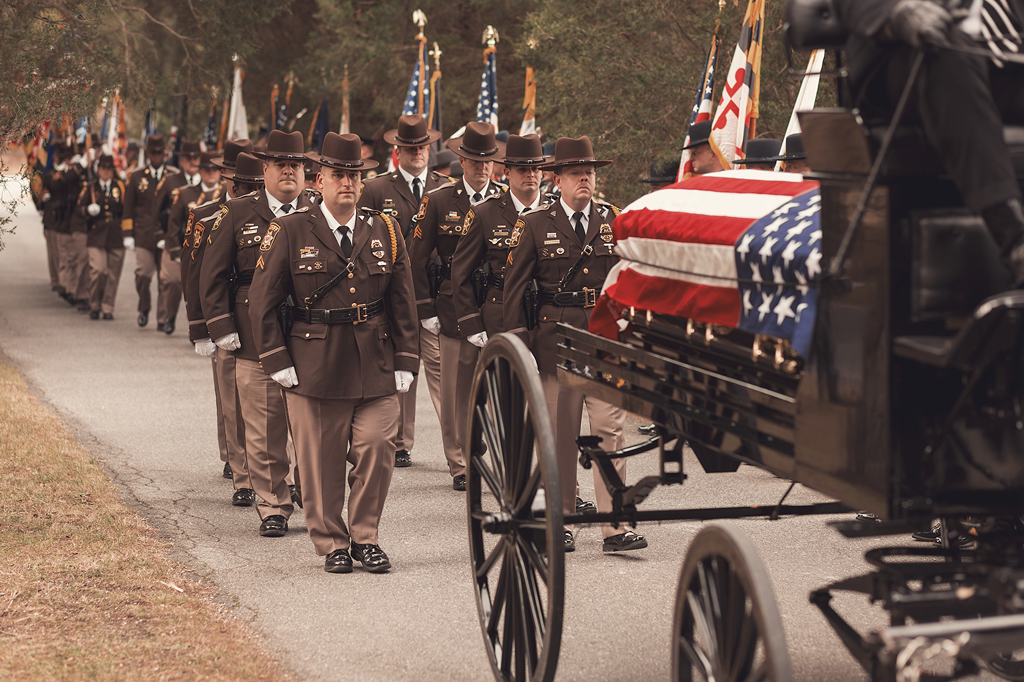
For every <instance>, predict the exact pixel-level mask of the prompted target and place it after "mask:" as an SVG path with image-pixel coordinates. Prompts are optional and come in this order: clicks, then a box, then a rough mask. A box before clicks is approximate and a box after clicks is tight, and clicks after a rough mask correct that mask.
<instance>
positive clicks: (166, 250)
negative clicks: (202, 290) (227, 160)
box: [156, 141, 219, 334]
mask: <svg viewBox="0 0 1024 682" xmlns="http://www.w3.org/2000/svg"><path fill="white" fill-rule="evenodd" d="M201 156H202V151H201V150H200V147H199V143H198V142H189V141H185V142H182V144H181V151H180V152H179V153H178V163H179V164H180V167H179V170H180V171H181V172H179V173H178V174H176V175H172V176H170V177H169V178H168V179H167V184H168V186H169V187H170V190H171V193H170V198H169V202H170V203H169V204H168V206H167V210H166V211H165V212H164V213H163V214H162V222H161V228H162V229H161V232H160V234H159V238H158V239H157V242H156V248H157V249H159V250H160V254H161V255H160V267H159V268H158V271H157V281H158V282H159V283H160V299H161V300H163V302H164V305H163V311H162V312H161V311H160V310H159V306H158V313H157V319H156V328H157V330H158V331H162V332H164V333H165V334H173V333H174V325H175V320H176V319H177V317H178V308H179V307H180V305H181V298H182V284H181V248H180V244H181V229H182V228H183V227H184V221H185V218H186V217H187V211H180V210H179V213H178V220H179V222H178V223H177V224H175V225H171V219H172V217H173V216H174V207H175V205H177V204H178V197H179V196H180V195H181V192H183V191H185V190H187V189H188V188H190V187H195V186H197V185H199V184H201V183H202V172H201V171H200V165H201V163H202V161H201ZM205 173H206V177H207V178H208V179H209V180H211V181H213V182H216V181H215V180H213V178H214V172H213V171H212V170H211V169H210V167H209V166H207V168H206V170H205ZM216 175H218V176H219V173H217V174H216Z"/></svg>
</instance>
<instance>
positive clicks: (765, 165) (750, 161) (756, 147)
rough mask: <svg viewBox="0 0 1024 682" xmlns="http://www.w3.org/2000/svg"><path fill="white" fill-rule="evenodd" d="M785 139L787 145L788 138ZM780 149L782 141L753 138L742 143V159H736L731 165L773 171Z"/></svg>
mask: <svg viewBox="0 0 1024 682" xmlns="http://www.w3.org/2000/svg"><path fill="white" fill-rule="evenodd" d="M790 137H792V136H790ZM786 139H787V144H788V140H789V138H786ZM787 148H788V147H787ZM781 149H782V140H773V139H771V138H768V137H755V138H754V139H752V140H747V141H746V142H744V143H743V158H742V159H736V160H735V161H733V163H735V164H737V165H739V166H743V167H745V168H750V169H752V170H767V171H774V170H775V162H776V161H778V156H779V150H781Z"/></svg>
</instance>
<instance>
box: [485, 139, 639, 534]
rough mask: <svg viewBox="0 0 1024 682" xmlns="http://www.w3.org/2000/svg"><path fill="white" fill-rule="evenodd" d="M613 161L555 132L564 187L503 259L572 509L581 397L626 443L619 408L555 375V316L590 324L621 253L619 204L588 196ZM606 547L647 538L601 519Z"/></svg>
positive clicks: (507, 312)
mask: <svg viewBox="0 0 1024 682" xmlns="http://www.w3.org/2000/svg"><path fill="white" fill-rule="evenodd" d="M610 163H611V161H601V160H598V159H597V158H595V156H594V150H593V147H592V146H591V143H590V138H588V137H586V136H584V137H580V138H578V139H572V138H568V137H562V138H559V139H558V141H557V142H556V143H555V158H554V160H553V161H552V162H551V164H550V165H549V167H550V168H551V169H552V170H553V171H554V174H555V175H554V181H555V184H556V185H557V186H558V188H559V189H560V190H561V197H560V198H559V200H558V201H556V202H554V203H552V204H550V205H547V206H541V207H539V208H536V209H534V210H532V211H529V212H527V213H526V214H524V215H523V216H522V217H521V218H520V219H519V220H518V221H517V222H516V226H515V229H514V233H513V235H512V243H511V247H512V250H511V252H510V253H509V258H508V264H507V265H506V266H505V308H504V318H505V328H506V329H507V330H508V331H509V332H510V333H513V334H517V335H518V336H519V337H520V338H521V339H523V341H524V342H526V343H527V344H528V345H530V346H531V348H532V350H533V354H534V356H536V358H537V365H538V368H539V369H540V377H541V382H542V383H543V385H544V394H545V397H546V398H547V402H548V409H549V410H550V411H551V421H552V424H553V425H554V428H555V448H556V451H557V453H558V455H557V456H558V462H559V476H560V477H561V478H560V480H561V485H562V500H563V502H562V507H563V511H564V512H565V513H571V512H573V511H575V509H574V505H573V500H574V499H575V495H574V492H575V489H576V462H577V458H578V456H579V452H578V450H577V448H576V438H577V437H578V436H579V434H580V420H581V418H582V414H583V405H584V404H586V406H587V412H588V415H589V417H590V431H591V433H592V434H593V435H596V436H600V437H601V446H602V447H603V448H604V449H605V450H618V449H620V448H622V446H623V444H624V443H625V439H624V437H623V426H624V424H625V420H626V413H625V411H624V410H622V409H620V408H617V407H614V406H612V405H609V404H608V403H605V402H603V401H600V400H596V399H594V398H591V397H589V396H585V395H584V394H583V393H580V392H579V391H578V390H575V389H572V388H569V387H567V386H564V385H562V384H560V383H559V382H558V380H557V379H556V378H555V372H556V365H557V364H558V348H557V345H558V333H557V331H556V329H555V325H556V324H557V323H558V322H563V323H565V324H571V325H573V326H575V327H579V328H581V329H586V328H587V323H588V322H589V319H590V312H591V309H592V308H593V307H594V304H595V302H596V301H597V297H598V296H599V295H600V293H601V287H602V285H603V284H604V280H605V277H606V276H607V274H608V272H609V271H610V270H611V269H612V267H613V266H614V265H615V263H617V262H618V260H619V258H618V256H617V255H615V238H614V236H613V235H612V226H611V223H612V220H613V219H614V217H615V215H616V213H617V212H618V209H616V208H615V207H614V206H611V205H610V204H607V203H604V202H602V201H599V200H597V199H594V198H593V194H594V186H595V182H596V177H597V174H596V169H597V168H600V167H602V166H607V165H608V164H610ZM533 279H536V280H537V283H538V285H539V287H540V294H539V298H540V309H539V311H538V326H537V328H536V329H535V330H533V332H532V334H531V333H528V330H527V321H526V317H525V313H524V311H523V306H522V303H521V302H522V300H523V295H524V293H525V292H526V286H527V283H528V282H529V281H530V280H533ZM615 468H616V470H617V471H618V472H619V475H620V476H622V477H625V470H626V460H625V459H617V460H615ZM594 489H595V493H596V497H597V508H598V510H599V511H601V512H609V511H611V510H612V506H611V505H612V500H611V495H610V494H609V492H608V488H607V487H606V486H605V484H604V479H603V478H602V477H601V474H600V471H599V470H598V468H597V467H594ZM601 531H602V534H603V535H604V551H606V552H615V551H623V550H631V549H642V548H644V547H646V546H647V540H645V539H644V538H643V536H641V535H637V534H636V533H633V532H621V529H616V528H613V527H612V526H611V525H609V524H604V525H602V528H601ZM575 549H576V542H575V537H574V534H573V531H572V530H569V529H567V530H566V531H565V550H566V551H567V552H571V551H573V550H575Z"/></svg>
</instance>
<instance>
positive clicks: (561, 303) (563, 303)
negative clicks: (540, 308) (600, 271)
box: [539, 287, 600, 308]
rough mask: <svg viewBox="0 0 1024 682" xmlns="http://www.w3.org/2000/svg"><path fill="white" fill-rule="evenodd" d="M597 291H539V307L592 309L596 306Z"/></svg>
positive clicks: (585, 289)
mask: <svg viewBox="0 0 1024 682" xmlns="http://www.w3.org/2000/svg"><path fill="white" fill-rule="evenodd" d="M598 293H600V292H598V290H597V289H587V288H585V287H584V289H583V291H558V292H554V291H541V292H540V296H539V299H540V304H541V305H555V306H558V307H559V308H593V307H594V306H595V305H596V304H597V295H598Z"/></svg>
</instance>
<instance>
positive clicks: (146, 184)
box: [121, 165, 181, 251]
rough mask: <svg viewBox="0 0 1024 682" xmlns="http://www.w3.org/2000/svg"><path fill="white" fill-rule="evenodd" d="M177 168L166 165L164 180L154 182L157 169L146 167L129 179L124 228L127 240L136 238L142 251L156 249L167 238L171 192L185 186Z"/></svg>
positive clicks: (163, 173) (126, 191)
mask: <svg viewBox="0 0 1024 682" xmlns="http://www.w3.org/2000/svg"><path fill="white" fill-rule="evenodd" d="M176 175H180V173H179V172H178V169H177V168H173V167H170V166H166V165H165V166H164V170H163V172H161V174H160V180H158V181H154V180H153V169H152V168H150V167H149V166H146V167H145V168H143V169H142V170H137V171H135V172H133V173H132V174H131V175H129V176H128V182H126V183H125V193H124V215H123V216H122V218H123V219H122V221H121V229H122V230H123V231H124V236H125V237H135V246H136V248H140V249H149V250H150V251H152V250H154V249H156V243H157V242H158V241H160V240H161V239H163V233H164V220H165V218H166V214H165V212H166V210H167V209H168V208H170V205H171V190H173V189H174V188H175V187H178V186H179V184H180V183H181V179H180V178H176V179H173V180H172V178H174V177H175V176H176Z"/></svg>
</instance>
